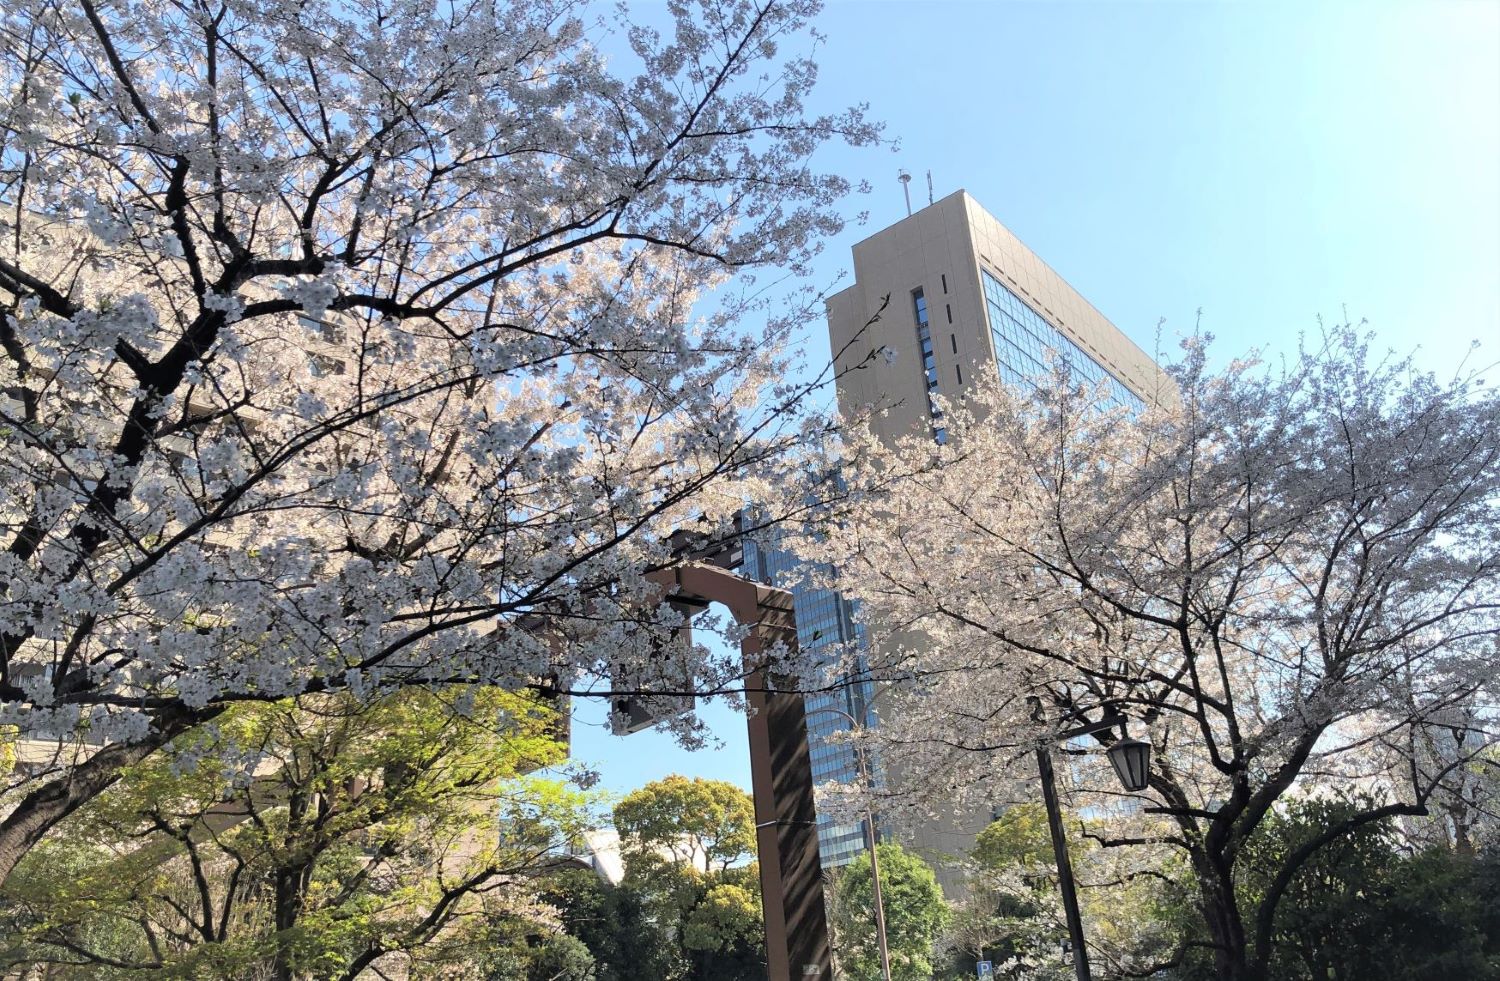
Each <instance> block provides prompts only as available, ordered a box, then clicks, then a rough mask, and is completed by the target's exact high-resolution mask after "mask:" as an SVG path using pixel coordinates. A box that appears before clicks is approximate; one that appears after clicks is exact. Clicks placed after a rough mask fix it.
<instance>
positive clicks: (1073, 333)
mask: <svg viewBox="0 0 1500 981" xmlns="http://www.w3.org/2000/svg"><path fill="white" fill-rule="evenodd" d="M981 269H983V270H987V271H988V272H989V273H990V274H991V275H992V276H994V277H995V278H996V279H998V280H999V281H1000V282H1001V283H1003V284H1004V285H1005V286H1007V287H1009V288H1010V289H1011V290H1012V291H1013V292H1015V293H1016V294H1017V295H1018V296H1019V297H1020V298H1021V299H1022V300H1023V301H1024V302H1025V303H1026V304H1027V306H1029V307H1031V309H1032V310H1033V311H1035V312H1036V313H1037V314H1039V315H1040V316H1042V318H1043V319H1045V320H1046V321H1047V322H1048V323H1049V324H1051V325H1052V326H1053V327H1055V328H1056V329H1057V330H1058V331H1060V332H1061V333H1062V334H1063V335H1065V336H1066V337H1068V338H1069V339H1070V340H1072V341H1073V343H1075V344H1076V345H1078V347H1079V348H1081V349H1082V350H1083V351H1084V353H1086V354H1087V355H1088V356H1089V357H1090V358H1092V359H1093V360H1094V361H1095V362H1096V363H1097V364H1098V365H1099V366H1100V367H1102V368H1103V369H1104V370H1105V371H1107V372H1109V374H1110V375H1112V376H1113V377H1114V378H1115V379H1116V380H1117V381H1119V382H1120V383H1121V384H1122V385H1124V386H1125V387H1126V388H1128V389H1129V390H1130V391H1132V392H1134V393H1135V394H1136V395H1137V396H1139V397H1140V398H1141V399H1142V400H1143V401H1147V402H1152V401H1159V400H1162V399H1170V398H1172V397H1173V396H1172V394H1171V393H1173V392H1174V391H1175V388H1174V386H1173V385H1172V382H1171V381H1170V380H1169V379H1168V378H1167V377H1166V376H1165V375H1164V374H1163V373H1162V371H1161V369H1160V368H1158V367H1157V365H1156V362H1154V361H1153V360H1152V359H1151V357H1150V356H1149V355H1147V354H1146V352H1145V351H1143V350H1141V348H1140V347H1139V346H1137V345H1136V344H1135V343H1134V342H1133V341H1131V340H1130V338H1128V337H1126V336H1125V335H1124V334H1123V333H1122V332H1121V331H1120V330H1119V328H1117V327H1115V325H1114V324H1112V323H1110V322H1109V320H1107V319H1106V318H1105V316H1104V315H1103V314H1101V313H1100V312H1099V311H1098V310H1097V309H1095V308H1094V306H1093V304H1091V303H1089V301H1088V300H1085V299H1084V298H1083V297H1082V296H1081V295H1080V294H1079V293H1078V291H1077V290H1075V289H1073V287H1071V286H1069V285H1068V284H1067V282H1065V281H1064V280H1063V278H1062V277H1061V276H1059V275H1058V274H1057V273H1056V272H1054V271H1053V270H1052V269H1051V268H1050V267H1049V266H1048V265H1047V264H1046V263H1044V262H1043V261H1042V260H1041V259H1039V258H1037V255H1036V253H1034V252H1032V251H1031V250H1030V249H1028V248H1027V247H1026V246H1025V245H1024V244H1023V243H1022V242H1021V240H1020V239H1018V238H1016V236H1015V235H1014V234H1013V233H1012V232H1011V231H1010V230H1009V229H1007V228H1006V227H1005V226H1004V225H1002V224H1000V222H999V221H997V220H996V219H995V217H994V216H993V215H991V214H990V213H989V212H988V211H985V210H984V208H982V207H980V205H979V202H977V201H975V200H974V199H973V198H972V197H970V196H969V194H968V192H966V191H962V190H960V191H955V192H954V193H952V194H950V195H948V196H947V197H945V198H943V199H942V200H940V201H937V202H935V203H934V204H931V205H929V206H927V207H926V208H923V209H922V210H920V211H918V212H916V213H914V214H912V215H911V216H909V217H907V218H904V219H902V220H901V221H898V222H896V224H894V225H892V226H890V227H889V228H886V229H884V230H882V231H880V232H877V233H876V234H874V235H871V236H870V237H869V238H867V239H865V240H864V241H862V242H859V243H858V244H856V245H855V246H854V285H853V286H850V287H848V288H847V289H844V290H842V291H840V292H839V293H836V294H835V295H833V296H832V297H830V298H829V300H828V332H829V340H830V342H831V344H832V348H833V352H834V356H835V364H836V366H837V368H838V369H839V383H838V395H839V405H840V407H841V408H842V409H843V410H844V411H845V412H846V413H857V412H859V411H860V410H862V409H865V408H866V407H871V408H877V409H884V410H886V414H885V415H884V416H883V417H882V418H881V419H879V420H877V421H876V423H875V428H876V431H877V432H879V433H880V434H881V435H883V436H894V435H897V434H902V433H910V432H922V431H926V430H927V429H929V428H930V418H929V415H928V410H927V397H926V392H927V383H926V377H925V373H924V370H923V367H922V353H921V350H920V348H919V346H918V340H917V323H916V318H915V314H914V306H913V291H915V290H918V289H920V290H922V292H923V295H924V296H925V298H926V300H927V308H928V322H929V329H930V331H931V335H932V342H933V343H932V347H933V354H934V358H935V360H936V368H937V379H938V392H939V393H940V394H942V395H943V396H945V397H947V398H949V399H953V400H955V401H956V400H958V399H959V398H961V397H962V395H963V392H964V390H965V389H967V388H968V387H969V386H971V385H972V384H973V383H974V381H975V380H976V379H978V378H980V377H983V376H984V375H985V374H986V373H990V372H993V371H994V370H995V368H994V365H995V344H994V339H993V337H992V336H991V333H990V329H989V326H990V325H989V319H988V314H987V312H986V308H985V297H984V288H983V285H982V280H981V275H980V271H981ZM886 296H889V298H890V299H889V302H888V304H887V305H886V306H885V308H884V310H882V309H881V304H882V302H883V300H884V298H885V297H886ZM877 314H878V315H879V320H878V321H876V322H874V323H870V322H869V321H870V320H871V318H872V317H875V316H876V315H877ZM882 348H885V349H887V350H889V351H890V352H892V354H891V356H885V354H884V353H883V352H882V350H881V349H882ZM856 366H858V367H856Z"/></svg>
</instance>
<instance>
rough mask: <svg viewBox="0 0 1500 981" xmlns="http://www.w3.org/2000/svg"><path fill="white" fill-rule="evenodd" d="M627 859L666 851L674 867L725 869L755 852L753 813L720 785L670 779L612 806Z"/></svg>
mask: <svg viewBox="0 0 1500 981" xmlns="http://www.w3.org/2000/svg"><path fill="white" fill-rule="evenodd" d="M615 828H616V830H618V831H619V832H620V838H621V842H622V844H623V845H624V847H625V849H626V853H627V855H640V854H643V853H647V852H653V851H665V852H667V853H668V854H670V855H671V857H672V859H673V860H674V861H676V862H691V863H693V864H698V863H702V866H703V868H704V869H709V868H712V867H714V866H717V867H718V868H719V869H721V870H722V869H726V868H728V867H729V866H730V865H733V864H734V863H735V862H737V861H740V860H743V859H745V858H747V857H748V856H750V855H753V854H754V852H755V808H754V805H753V804H752V802H751V800H750V797H749V795H748V794H746V793H745V792H744V791H743V790H741V789H740V788H739V787H736V786H735V785H734V784H732V783H728V782H727V781H724V780H705V779H703V778H702V777H694V778H692V779H688V778H687V777H683V776H678V775H676V774H673V775H671V776H668V777H665V778H663V779H661V780H657V781H654V782H652V783H648V784H646V786H644V787H642V788H640V789H639V790H637V791H635V792H634V793H631V794H629V795H628V796H626V797H625V799H624V800H622V801H620V803H619V804H617V805H615Z"/></svg>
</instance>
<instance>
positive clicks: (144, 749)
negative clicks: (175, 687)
mask: <svg viewBox="0 0 1500 981" xmlns="http://www.w3.org/2000/svg"><path fill="white" fill-rule="evenodd" d="M220 711H222V709H217V708H215V709H205V710H203V711H201V712H186V711H173V712H169V713H163V715H161V716H160V717H158V719H157V724H156V726H155V727H154V728H153V729H152V730H151V733H150V734H149V735H148V736H147V737H146V738H145V739H143V740H141V741H140V742H135V743H112V744H110V745H108V746H104V747H102V748H101V749H99V750H98V751H97V752H95V753H94V754H93V755H92V756H90V757H89V758H88V759H86V760H84V761H83V762H82V763H79V764H77V765H75V766H71V767H69V768H68V769H67V772H66V773H65V774H64V775H63V776H60V777H58V778H56V779H54V780H49V781H48V782H46V783H44V784H42V785H41V786H40V787H38V788H37V789H36V790H33V791H32V792H31V793H29V794H27V795H26V796H25V797H23V798H21V801H20V803H19V804H17V805H16V808H15V810H13V811H11V812H10V813H9V814H7V815H6V816H5V820H4V821H0V883H3V882H5V881H6V880H7V879H8V878H9V877H10V874H11V872H13V871H14V870H15V867H16V865H17V864H19V863H20V861H21V859H22V858H24V857H25V856H26V853H27V852H29V851H30V850H31V849H32V848H33V847H34V846H35V845H36V843H37V842H39V841H41V840H42V837H43V836H44V835H45V834H46V833H47V832H48V831H50V830H52V829H53V828H54V827H56V826H57V824H58V822H60V821H62V820H63V819H64V818H66V817H67V816H68V815H69V814H72V813H73V812H74V811H76V810H78V808H79V807H81V806H83V805H84V804H86V803H88V802H89V801H91V800H93V799H94V798H95V797H97V796H99V794H101V793H102V792H103V791H104V790H105V789H107V788H108V787H109V786H110V785H111V784H113V783H114V782H115V781H116V780H118V779H119V778H120V772H121V771H122V770H123V769H125V767H128V766H131V765H133V764H135V763H139V762H140V761H141V760H143V759H145V758H146V757H147V756H149V755H151V754H152V753H153V752H155V751H156V750H157V749H159V748H161V746H163V745H164V744H166V743H167V742H170V741H171V740H172V739H173V738H174V737H176V736H178V735H180V734H182V733H183V732H185V731H186V730H188V729H190V728H192V727H193V726H195V725H197V724H199V723H200V722H204V721H206V720H208V719H210V718H212V717H213V716H215V715H217V714H218V713H219V712H220Z"/></svg>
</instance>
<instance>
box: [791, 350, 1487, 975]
mask: <svg viewBox="0 0 1500 981" xmlns="http://www.w3.org/2000/svg"><path fill="white" fill-rule="evenodd" d="M1205 345H1206V341H1200V340H1193V341H1191V342H1190V343H1188V344H1187V346H1186V353H1185V356H1184V357H1183V359H1182V360H1181V362H1180V363H1178V364H1176V365H1175V366H1173V368H1172V369H1171V371H1172V374H1173V377H1174V379H1175V381H1176V382H1177V384H1178V386H1179V392H1178V395H1179V397H1177V398H1173V399H1172V400H1171V401H1170V402H1169V403H1168V404H1162V405H1155V406H1146V407H1144V408H1141V409H1139V410H1137V411H1134V412H1132V411H1131V410H1128V409H1118V410H1108V409H1106V408H1104V407H1103V403H1102V401H1101V400H1100V396H1101V395H1102V394H1103V393H1099V392H1093V391H1089V390H1087V389H1082V388H1078V387H1076V386H1075V385H1073V384H1072V383H1071V382H1070V380H1069V379H1068V378H1067V377H1066V375H1064V374H1061V373H1059V374H1058V375H1057V376H1056V377H1053V378H1045V379H1039V380H1038V381H1037V387H1036V388H1035V389H1034V390H1028V391H1026V392H1016V391H1010V390H1007V389H1004V388H1001V387H998V385H997V386H995V387H991V388H988V389H986V390H985V391H983V392H982V393H980V394H979V395H977V396H976V397H975V398H974V399H973V400H972V401H971V402H970V403H968V404H966V405H964V406H950V409H951V414H950V417H949V418H951V420H952V421H951V422H950V425H949V429H948V435H949V439H948V442H947V444H946V445H944V446H937V445H934V444H933V443H932V442H931V441H930V440H926V441H924V440H918V439H915V438H913V439H909V440H906V441H904V442H902V443H900V444H899V445H891V446H887V445H882V444H881V443H880V442H879V441H878V440H876V439H874V438H873V437H869V436H860V435H858V434H857V433H856V434H851V435H850V437H849V441H848V442H849V446H848V449H847V458H848V461H849V462H848V464H847V465H846V468H845V477H846V480H847V484H848V499H847V507H845V508H844V509H843V510H842V511H841V512H840V513H839V515H838V517H839V521H838V522H836V523H834V524H832V525H830V526H828V527H826V528H824V529H822V535H821V536H820V537H818V538H816V539H815V540H810V541H808V542H805V543H804V544H803V546H802V548H803V550H804V551H805V552H806V553H807V554H808V555H809V556H810V557H812V558H816V559H818V560H820V561H822V562H825V563H827V564H828V565H829V566H830V567H832V568H835V569H836V570H837V573H836V574H835V575H834V576H833V577H832V580H831V582H832V584H833V585H836V586H837V587H838V588H840V589H842V590H844V591H845V592H846V593H847V594H848V595H850V596H852V597H855V598H857V599H858V600H859V601H860V603H861V604H862V608H863V614H864V617H865V619H866V620H867V622H868V626H869V628H870V631H871V635H872V648H873V651H872V653H871V654H870V655H869V657H870V658H871V669H872V671H874V672H876V673H878V674H879V675H880V676H882V677H883V678H884V679H885V680H886V681H887V682H889V684H890V690H889V691H888V692H887V693H886V694H885V695H884V696H883V697H882V705H883V706H884V707H883V709H882V722H881V726H880V727H879V728H878V729H877V730H873V733H874V735H873V736H872V737H871V738H877V739H878V740H879V741H880V744H881V745H880V749H881V751H882V752H883V753H884V754H885V758H886V759H887V760H888V762H889V763H890V765H891V771H892V772H893V773H894V774H897V775H898V776H899V777H900V780H899V781H898V783H899V785H900V786H899V787H898V790H899V792H900V793H901V794H902V795H903V798H902V799H895V800H891V801H887V802H885V803H883V804H882V807H883V808H885V809H886V810H888V811H889V810H892V809H893V808H897V807H899V806H901V805H903V804H905V805H907V806H914V802H915V801H918V800H923V801H926V802H932V801H942V802H949V801H952V802H955V803H956V805H957V807H958V808H959V809H966V808H969V809H978V808H981V807H982V808H984V809H986V810H987V809H988V808H989V807H990V806H991V805H992V804H994V803H996V802H997V799H998V800H999V801H1001V802H1003V801H1004V800H1005V799H1007V798H1008V799H1011V800H1021V799H1035V797H1034V793H1033V792H1032V791H1031V789H1030V788H1028V787H1027V786H1026V781H1028V780H1029V779H1031V778H1033V777H1034V776H1035V769H1034V767H1035V762H1034V759H1033V754H1032V753H1031V750H1032V748H1033V747H1034V746H1036V745H1037V740H1043V741H1045V742H1049V743H1050V742H1051V741H1052V739H1053V738H1054V734H1055V733H1056V732H1058V731H1061V730H1064V729H1067V728H1070V727H1073V726H1077V725H1079V723H1080V720H1097V719H1098V718H1100V713H1101V712H1102V711H1104V710H1105V709H1106V708H1113V709H1117V710H1119V711H1123V712H1125V713H1126V714H1127V715H1129V716H1131V717H1132V718H1133V719H1135V720H1136V728H1135V731H1134V732H1132V735H1133V736H1136V737H1143V738H1147V739H1149V741H1150V742H1151V743H1152V745H1153V747H1154V754H1153V756H1154V768H1153V772H1152V775H1151V778H1150V787H1149V789H1148V791H1147V792H1146V793H1145V794H1144V795H1143V797H1144V801H1143V802H1142V801H1141V800H1140V799H1134V800H1132V799H1129V798H1123V795H1122V794H1121V793H1120V791H1119V784H1118V782H1117V781H1116V779H1115V777H1114V775H1113V773H1112V772H1110V769H1109V767H1108V765H1107V764H1105V763H1104V762H1103V761H1102V760H1101V758H1100V755H1099V754H1097V753H1096V754H1093V755H1091V756H1083V757H1078V756H1076V754H1075V756H1074V757H1073V759H1075V761H1076V762H1075V763H1074V764H1073V765H1071V766H1069V767H1066V768H1064V769H1065V776H1067V775H1071V778H1072V780H1073V783H1074V785H1075V786H1074V788H1073V789H1074V793H1075V795H1076V796H1075V803H1076V805H1077V806H1080V807H1086V808H1088V809H1089V812H1088V813H1090V814H1092V815H1094V816H1096V817H1098V818H1099V819H1100V820H1098V821H1095V822H1093V823H1094V824H1095V827H1096V828H1098V827H1101V826H1102V827H1103V828H1104V829H1105V830H1104V831H1103V832H1102V833H1099V832H1097V831H1096V834H1098V836H1099V837H1100V838H1101V839H1103V844H1104V845H1106V846H1109V847H1113V848H1122V849H1129V848H1131V847H1140V848H1143V849H1154V848H1158V847H1160V846H1162V845H1166V846H1170V847H1171V848H1173V849H1175V850H1177V851H1178V852H1179V853H1180V854H1181V855H1182V856H1183V857H1184V860H1185V862H1186V864H1187V866H1188V867H1189V868H1190V869H1191V872H1192V877H1193V880H1194V881H1195V883H1196V892H1197V903H1198V906H1199V908H1200V910H1201V913H1202V916H1203V926H1202V929H1203V940H1202V941H1201V942H1202V943H1203V944H1204V945H1206V946H1208V947H1211V949H1212V952H1213V958H1214V962H1215V966H1216V970H1217V972H1218V976H1219V977H1222V978H1226V979H1241V978H1257V979H1259V978H1264V977H1266V972H1267V970H1268V964H1269V958H1270V955H1271V949H1272V942H1273V941H1272V928H1273V923H1274V916H1275V913H1276V908H1277V905H1278V903H1279V902H1280V899H1281V896H1282V895H1283V894H1284V893H1285V891H1286V889H1287V887H1288V885H1289V883H1290V882H1291V881H1292V879H1293V878H1294V877H1295V876H1296V874H1297V872H1298V869H1299V868H1300V867H1301V866H1302V865H1303V864H1304V863H1305V862H1307V861H1308V860H1309V858H1310V857H1311V856H1313V855H1315V854H1316V853H1317V851H1318V849H1319V848H1321V847H1323V846H1325V845H1326V844H1328V843H1329V842H1333V841H1337V840H1339V839H1340V838H1341V837H1342V836H1345V835H1347V834H1349V833H1350V832H1352V831H1354V830H1356V829H1357V828H1359V827H1362V826H1365V825H1367V824H1370V823H1371V822H1376V821H1380V820H1382V819H1386V818H1390V817H1393V816H1397V815H1423V814H1426V813H1428V812H1429V810H1430V809H1433V808H1435V807H1441V806H1444V805H1443V800H1444V797H1443V795H1444V794H1445V793H1447V792H1448V791H1449V789H1451V788H1453V787H1454V786H1456V785H1457V784H1458V783H1459V779H1458V778H1459V777H1460V776H1461V774H1462V773H1463V771H1464V770H1465V768H1466V767H1473V766H1474V765H1475V764H1476V763H1477V762H1479V761H1483V760H1485V759H1486V758H1487V756H1486V754H1490V753H1492V752H1493V746H1494V743H1495V739H1496V731H1497V719H1496V711H1495V710H1496V700H1495V696H1496V673H1497V667H1500V659H1497V639H1500V544H1497V543H1500V397H1497V395H1496V393H1495V392H1494V390H1492V389H1489V388H1486V387H1485V386H1484V383H1483V381H1482V379H1480V378H1477V377H1475V376H1474V375H1473V374H1472V373H1470V372H1468V371H1463V372H1460V373H1459V374H1458V375H1456V376H1455V377H1454V378H1452V379H1450V380H1446V381H1444V380H1440V379H1438V378H1436V377H1434V376H1432V375H1430V374H1426V373H1423V372H1420V371H1418V370H1416V369H1415V368H1414V366H1413V365H1412V364H1411V363H1410V362H1409V361H1407V360H1400V359H1396V358H1393V357H1392V358H1385V359H1382V358H1379V357H1376V356H1373V355H1372V354H1371V353H1370V351H1369V349H1368V339H1367V338H1365V337H1363V336H1361V335H1360V333H1359V331H1358V329H1356V328H1351V327H1348V326H1343V327H1335V328H1330V329H1328V330H1326V331H1325V332H1324V333H1323V334H1322V335H1321V337H1320V338H1318V339H1317V341H1316V342H1315V343H1312V344H1310V345H1309V346H1308V347H1307V348H1306V349H1305V350H1302V351H1300V352H1299V353H1298V354H1297V355H1296V356H1295V357H1291V358H1289V359H1287V360H1286V361H1284V363H1282V364H1281V365H1280V366H1277V367H1268V366H1266V365H1263V364H1260V363H1258V362H1257V361H1255V360H1253V359H1250V360H1244V361H1236V362H1234V363H1232V364H1229V365H1228V366H1227V367H1225V368H1223V369H1222V370H1210V368H1209V367H1208V362H1207V356H1206V353H1205V351H1206V347H1205ZM1038 702H1039V705H1040V709H1038ZM1455 719H1458V721H1457V722H1455ZM1455 727H1457V728H1455ZM1455 733H1461V735H1462V738H1461V739H1459V738H1455ZM1096 738H1097V740H1098V741H1099V742H1100V743H1103V744H1105V745H1108V744H1110V743H1112V742H1113V741H1114V740H1115V739H1117V738H1118V734H1117V733H1116V732H1114V731H1108V732H1104V733H1101V734H1099V736H1098V737H1096ZM1435 746H1438V747H1441V750H1440V751H1438V750H1435V749H1434V748H1433V747H1435ZM1075 750H1076V747H1075ZM1319 788H1330V789H1343V790H1346V791H1353V790H1360V791H1364V792H1366V793H1368V794H1369V795H1371V799H1372V800H1373V801H1374V803H1372V804H1371V805H1370V806H1369V807H1365V808H1360V809H1357V810H1355V811H1352V812H1350V813H1348V814H1345V815H1342V816H1341V817H1340V819H1339V820H1338V821H1337V822H1334V823H1331V824H1330V825H1329V826H1327V827H1326V828H1323V829H1322V830H1321V831H1320V833H1319V834H1318V835H1316V836H1314V837H1312V838H1311V839H1309V840H1307V841H1305V842H1303V843H1301V844H1300V845H1299V847H1298V848H1297V849H1294V850H1292V851H1290V852H1289V853H1288V854H1287V855H1286V856H1284V859H1283V860H1282V861H1281V864H1280V865H1279V866H1278V867H1276V868H1274V869H1272V870H1269V872H1267V871H1266V870H1260V874H1264V875H1265V876H1266V879H1265V882H1266V885H1265V888H1264V890H1262V891H1260V892H1259V893H1257V895H1255V896H1254V897H1248V896H1246V895H1245V894H1244V893H1237V891H1236V883H1237V881H1240V880H1242V879H1243V878H1244V866H1243V861H1244V856H1245V854H1246V851H1245V848H1246V843H1247V841H1249V840H1250V839H1251V838H1252V836H1253V835H1254V834H1255V833H1256V830H1257V829H1258V828H1260V827H1261V826H1262V824H1263V822H1265V821H1266V820H1267V817H1268V815H1271V814H1272V813H1273V809H1275V808H1277V807H1278V805H1279V804H1281V803H1282V802H1284V801H1286V800H1287V799H1288V798H1290V797H1294V796H1298V795H1308V794H1316V793H1317V792H1318V790H1319ZM1445 788H1448V789H1445ZM1122 798H1123V799H1122ZM1466 800H1467V801H1468V802H1469V804H1470V805H1472V804H1473V803H1474V802H1475V801H1476V800H1478V798H1476V797H1475V796H1474V795H1472V794H1471V795H1469V797H1468V798H1466ZM1141 803H1143V804H1144V806H1137V805H1139V804H1141ZM970 813H972V810H971V811H970ZM1106 818H1107V820H1106ZM1465 820H1466V821H1471V816H1469V815H1467V814H1466V815H1465Z"/></svg>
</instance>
